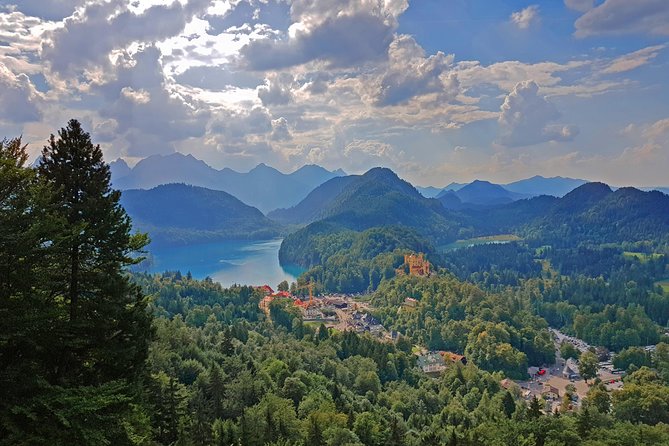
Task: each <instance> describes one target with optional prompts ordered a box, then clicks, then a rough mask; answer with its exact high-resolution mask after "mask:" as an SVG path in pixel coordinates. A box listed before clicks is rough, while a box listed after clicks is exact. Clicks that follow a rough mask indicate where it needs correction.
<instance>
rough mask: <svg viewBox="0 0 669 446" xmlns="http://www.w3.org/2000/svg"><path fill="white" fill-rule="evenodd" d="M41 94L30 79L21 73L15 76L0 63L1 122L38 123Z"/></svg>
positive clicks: (40, 115)
mask: <svg viewBox="0 0 669 446" xmlns="http://www.w3.org/2000/svg"><path fill="white" fill-rule="evenodd" d="M39 102H40V98H39V94H38V93H37V91H36V90H35V87H34V86H33V84H32V83H31V82H30V78H29V77H28V76H27V75H25V74H23V73H21V74H18V75H16V74H14V73H13V72H11V71H10V70H9V68H7V66H6V65H5V64H3V63H2V62H0V120H2V121H7V122H11V123H26V122H32V121H38V120H40V119H41V117H42V114H41V112H40V110H39Z"/></svg>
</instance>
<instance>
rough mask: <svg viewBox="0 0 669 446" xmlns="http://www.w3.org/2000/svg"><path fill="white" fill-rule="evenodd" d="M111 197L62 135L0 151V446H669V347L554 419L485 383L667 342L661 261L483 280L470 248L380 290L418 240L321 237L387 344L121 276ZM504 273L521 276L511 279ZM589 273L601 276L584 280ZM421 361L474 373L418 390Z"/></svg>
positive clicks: (523, 270) (549, 260)
mask: <svg viewBox="0 0 669 446" xmlns="http://www.w3.org/2000/svg"><path fill="white" fill-rule="evenodd" d="M109 181H110V174H109V167H108V166H107V165H106V164H105V163H104V161H103V159H102V152H101V150H100V148H99V146H95V145H93V143H92V141H91V139H90V136H89V135H88V134H87V133H86V132H85V131H84V130H83V129H82V127H81V125H80V123H79V122H77V121H75V120H72V121H70V122H69V123H68V124H67V126H66V127H65V128H63V129H61V130H60V131H59V132H58V135H57V136H53V137H52V138H51V139H50V140H49V142H48V144H47V146H45V147H44V149H43V151H42V159H41V162H40V163H39V165H38V167H36V168H33V167H29V166H28V165H27V154H26V148H25V146H23V145H22V143H21V140H20V139H14V140H8V141H7V140H6V141H2V142H1V143H0V316H1V317H2V324H0V392H1V394H0V445H44V444H50V445H71V444H77V445H147V446H160V445H165V446H167V445H240V446H247V445H250V446H254V445H275V446H279V445H281V446H300V445H305V446H306V445H309V446H312V445H314V446H345V445H348V446H352V445H364V446H381V445H396V446H400V445H406V446H414V445H415V446H418V445H442V444H447V445H514V446H515V445H536V446H544V445H553V446H556V445H565V446H567V445H569V446H571V445H574V446H575V445H590V446H600V445H612V446H613V445H615V446H627V445H629V446H632V445H640V444H641V445H658V444H669V386H668V385H669V345H668V344H666V343H663V342H660V343H659V344H658V345H657V348H656V349H655V351H654V352H653V353H649V352H646V351H645V350H643V349H639V348H634V347H629V348H625V349H623V350H622V351H621V352H620V353H619V355H618V356H616V357H615V359H614V360H615V361H616V364H617V365H618V366H619V367H621V368H623V367H624V368H626V369H627V371H628V374H627V375H626V376H625V377H624V383H625V384H624V387H623V388H622V389H621V390H617V391H613V392H609V391H607V390H606V389H605V387H604V385H603V384H602V383H601V382H599V381H597V380H594V381H593V382H592V385H591V387H590V388H589V391H588V393H587V396H586V397H585V399H584V401H583V402H582V405H581V408H580V409H579V410H569V409H568V407H567V406H565V409H564V410H563V411H562V412H560V413H551V412H550V411H547V410H545V407H544V403H543V402H542V401H540V400H537V399H533V400H531V401H530V402H529V403H527V402H526V401H525V400H524V399H523V398H522V397H521V395H520V389H519V388H518V387H510V388H509V389H508V390H507V389H506V388H504V387H503V386H502V385H501V384H500V382H501V381H502V379H503V378H504V377H505V376H510V377H522V370H523V368H524V367H525V365H526V364H527V365H529V364H530V363H532V364H534V363H536V362H550V361H551V360H552V359H553V355H554V350H553V344H552V340H551V338H550V336H549V334H548V331H547V327H548V322H550V323H551V324H555V325H558V326H562V327H564V328H566V329H570V330H573V331H574V332H576V333H578V334H579V335H582V336H584V337H587V336H595V335H598V336H603V334H604V333H609V334H610V336H611V337H610V339H609V340H607V341H606V342H610V343H611V347H614V348H617V347H627V346H628V345H632V344H630V343H629V342H619V341H616V340H615V339H618V338H616V336H618V337H619V338H620V337H622V338H621V339H627V338H628V337H629V336H632V332H631V331H630V330H636V331H635V333H636V335H638V336H639V339H638V341H639V343H647V342H648V343H655V342H658V341H663V340H664V339H663V338H661V337H660V332H659V331H658V330H657V326H656V325H653V324H652V323H649V320H650V319H648V318H649V317H652V318H653V321H654V322H655V323H663V321H665V322H664V323H666V317H665V316H663V315H666V313H665V312H666V310H665V309H664V307H663V306H662V305H664V300H663V299H664V298H665V297H664V296H663V295H662V294H661V292H662V291H661V290H660V289H658V288H656V287H654V285H653V284H652V280H653V279H654V277H656V276H659V275H660V274H661V273H662V272H663V271H664V268H665V267H666V258H665V257H664V256H635V255H632V256H630V255H629V254H627V255H626V254H625V253H624V252H620V254H619V256H620V258H618V257H616V258H615V259H612V260H604V259H602V260H601V261H600V262H592V261H589V262H587V263H588V264H587V265H586V266H583V267H581V266H579V265H578V264H576V265H571V266H563V265H567V264H568V262H567V261H566V260H565V261H558V259H560V258H561V257H560V256H562V255H566V254H564V253H560V252H551V250H550V249H537V248H534V247H530V246H529V245H526V244H522V243H520V244H516V245H511V246H509V247H506V246H504V247H501V246H497V247H494V248H489V249H498V250H499V251H497V256H498V258H499V259H504V261H502V260H499V261H490V262H487V263H486V262H482V266H481V267H480V268H478V269H477V262H476V261H475V260H470V261H465V260H466V259H465V258H466V256H469V255H472V256H476V255H481V253H480V252H479V251H477V250H471V251H470V250H467V249H465V250H458V251H457V252H456V253H453V254H451V255H450V256H447V257H445V258H444V259H440V258H437V257H434V258H433V259H434V260H435V261H437V262H442V263H443V264H447V262H451V264H453V265H455V264H459V265H460V269H459V270H456V268H453V270H454V272H453V273H446V272H444V271H441V272H439V273H438V274H437V275H435V276H434V277H430V278H416V277H401V278H392V277H391V274H390V275H384V271H385V272H387V270H388V269H389V268H394V267H395V266H396V263H397V262H396V260H397V259H396V257H397V258H399V256H400V254H401V253H402V252H403V251H404V250H408V249H411V250H421V251H424V252H428V253H432V252H433V250H432V248H431V247H430V245H429V244H426V242H425V241H424V239H423V238H422V237H421V236H419V235H416V233H415V232H412V231H407V230H405V229H403V228H392V229H388V228H383V229H379V228H372V229H368V230H365V231H362V232H356V231H352V230H350V229H347V230H338V231H337V232H333V233H331V232H329V230H328V231H325V232H323V233H322V234H321V236H322V237H324V238H323V239H322V240H321V241H320V242H319V243H320V244H321V245H319V247H318V252H319V256H320V257H319V258H317V259H313V260H310V261H313V265H317V266H316V268H318V265H320V266H321V267H322V265H329V267H331V268H332V269H331V270H329V271H332V272H328V273H327V275H326V273H325V271H321V272H320V274H321V276H320V279H321V280H322V281H325V280H327V279H328V278H330V279H329V280H332V285H328V286H333V287H334V286H343V285H342V284H343V283H347V282H345V280H346V279H342V278H340V277H339V273H340V272H341V271H344V270H346V268H349V269H350V270H351V271H353V270H354V269H355V268H359V265H357V266H351V265H349V264H347V263H343V264H342V266H340V265H339V264H337V263H336V262H338V261H340V260H337V258H338V257H337V256H338V255H339V256H343V255H348V256H351V257H352V258H354V259H360V261H367V262H370V263H369V264H368V268H369V271H368V275H367V277H364V278H363V279H364V281H365V282H366V286H372V287H377V286H378V290H377V291H376V292H375V293H374V294H373V296H372V303H373V305H374V306H375V314H376V315H377V316H378V317H379V318H381V319H382V320H383V322H384V323H385V324H387V325H388V326H389V327H391V328H394V329H397V330H398V331H400V333H401V334H400V336H399V337H398V339H397V340H396V341H394V342H386V341H381V340H379V339H377V338H373V337H372V336H370V335H368V334H365V335H358V334H356V333H354V332H352V331H346V332H340V331H337V330H332V329H327V328H326V327H325V326H324V325H322V324H320V325H319V324H316V325H313V324H308V323H305V322H303V321H302V319H301V318H300V317H299V313H298V312H296V310H295V307H294V306H293V305H291V304H290V301H288V300H281V299H277V300H276V301H275V302H273V303H272V305H270V309H269V316H270V317H269V318H268V317H267V315H266V314H265V313H264V312H262V311H261V310H260V308H259V306H258V304H259V302H260V300H261V298H262V296H263V295H262V292H261V291H260V290H258V289H255V288H252V287H247V286H237V287H232V288H228V289H224V288H222V287H221V286H220V285H219V284H217V283H214V282H213V281H212V280H210V279H206V280H195V279H193V278H192V277H191V275H190V274H188V273H184V274H182V273H179V272H172V273H164V274H162V275H146V274H138V275H131V274H130V273H128V268H129V267H130V266H131V265H133V264H134V263H137V262H138V261H140V260H141V257H138V256H139V255H141V253H142V250H143V249H144V247H145V246H146V244H147V242H148V238H147V237H146V236H145V235H142V234H137V233H135V232H134V231H133V228H132V224H131V221H130V218H129V217H128V215H127V214H126V211H125V210H124V208H123V207H122V206H121V204H120V193H119V192H117V191H114V190H113V189H111V188H110V184H109ZM326 229H328V228H326ZM313 240H318V238H316V239H313V238H309V239H308V240H307V241H306V242H307V243H311V242H312V241H313ZM479 249H484V248H479ZM524 250H527V251H526V252H525V251H524ZM616 252H617V251H616ZM530 254H532V255H530ZM567 254H568V253H567ZM600 254H601V255H602V256H609V257H610V256H611V252H609V251H602V252H601V253H600ZM434 255H435V256H436V253H435V254H434ZM587 255H590V254H587ZM384 256H385V257H384ZM458 256H461V258H462V260H463V261H462V262H459V261H458ZM507 257H513V258H515V259H517V262H518V263H519V264H525V266H524V267H518V268H517V269H516V270H517V271H518V273H517V276H516V277H515V278H513V277H511V272H512V271H514V266H513V263H512V262H510V261H509V259H508V258H507ZM568 257H569V256H568V255H567V258H568ZM383 259H385V260H383ZM492 259H494V257H493V258H492ZM383 262H386V263H383ZM534 263H537V264H539V265H540V268H537V267H536V266H533V265H534ZM561 265H562V266H561ZM585 267H587V268H595V269H596V270H597V271H600V274H599V276H598V277H590V276H586V275H579V274H580V273H581V272H582V271H583V268H585ZM384 268H385V269H384ZM556 268H563V269H565V272H567V270H569V271H570V272H569V273H568V274H560V271H559V270H557V269H556ZM569 268H571V269H569ZM373 271H377V272H378V274H379V275H378V276H375V275H374V273H373ZM310 274H318V271H311V272H310ZM456 274H457V275H456ZM589 274H594V273H589ZM490 276H492V277H500V279H499V280H498V279H495V280H487V279H486V278H487V277H490ZM375 277H376V278H377V279H378V282H377V281H376V280H375V279H374V278H375ZM618 277H619V280H620V282H617V281H616V280H618V279H616V278H618ZM381 278H384V279H385V280H381ZM467 281H470V282H474V283H468V282H467ZM326 283H327V282H326ZM408 297H411V298H413V299H416V303H415V305H412V306H410V308H409V306H405V305H403V304H404V302H405V299H406V298H408ZM553 297H554V299H553ZM602 299H604V300H602ZM606 299H608V300H606ZM644 299H645V300H644ZM553 306H554V308H553ZM588 311H589V312H590V313H588ZM600 315H601V316H600ZM649 315H650V316H649ZM663 318H664V319H663ZM588 333H590V334H588ZM607 339H608V338H607ZM616 342H617V344H615V345H614V343H616ZM416 345H418V346H422V347H428V348H435V349H440V348H443V349H446V348H448V349H451V350H453V351H456V352H463V353H465V354H466V355H467V356H468V357H469V358H470V361H469V363H468V364H467V365H466V366H465V365H462V364H452V365H450V366H449V367H448V368H447V369H446V371H445V372H444V373H443V374H442V375H441V376H439V377H438V378H432V377H428V376H427V375H425V374H423V373H422V372H421V370H420V369H419V368H417V367H416V363H415V362H416V360H415V355H414V354H413V350H414V348H415V346H416Z"/></svg>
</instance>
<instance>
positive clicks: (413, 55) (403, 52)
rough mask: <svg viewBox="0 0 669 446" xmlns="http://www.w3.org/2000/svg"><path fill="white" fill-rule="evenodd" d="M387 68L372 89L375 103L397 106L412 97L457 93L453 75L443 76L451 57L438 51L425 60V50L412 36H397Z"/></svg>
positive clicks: (449, 66)
mask: <svg viewBox="0 0 669 446" xmlns="http://www.w3.org/2000/svg"><path fill="white" fill-rule="evenodd" d="M388 55H389V68H388V70H387V71H386V72H385V73H384V74H383V75H382V76H381V77H380V78H379V79H378V81H377V84H376V86H375V89H376V91H375V93H374V96H375V103H376V105H380V106H387V105H398V104H402V103H404V102H407V101H408V100H410V99H412V98H413V97H415V96H420V95H425V94H428V93H444V94H445V95H446V96H447V97H448V98H452V97H455V96H456V95H457V94H458V93H459V90H460V88H459V83H458V80H457V76H456V75H455V73H450V75H445V76H442V75H443V74H444V73H445V72H446V71H447V70H448V69H449V68H451V67H452V65H453V55H449V56H447V55H445V54H444V53H442V52H441V51H439V52H437V53H436V54H435V55H432V56H430V57H427V58H426V57H425V51H424V50H423V48H421V46H420V45H418V43H416V41H415V40H414V39H413V37H410V36H407V35H401V36H398V37H397V38H396V39H395V40H394V41H393V43H392V44H391V45H390V48H389V50H388Z"/></svg>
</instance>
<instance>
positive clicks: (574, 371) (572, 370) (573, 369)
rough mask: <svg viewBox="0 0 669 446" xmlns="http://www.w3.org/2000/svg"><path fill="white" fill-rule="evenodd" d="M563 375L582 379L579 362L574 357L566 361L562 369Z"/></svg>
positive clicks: (567, 377)
mask: <svg viewBox="0 0 669 446" xmlns="http://www.w3.org/2000/svg"><path fill="white" fill-rule="evenodd" d="M562 377H563V378H565V379H581V375H580V374H579V372H578V364H576V361H574V360H573V359H572V358H569V359H568V360H567V361H566V362H565V366H564V369H562Z"/></svg>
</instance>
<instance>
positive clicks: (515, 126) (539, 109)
mask: <svg viewBox="0 0 669 446" xmlns="http://www.w3.org/2000/svg"><path fill="white" fill-rule="evenodd" d="M500 112H501V113H500V116H499V119H498V123H499V129H500V134H499V139H498V142H499V143H501V144H503V145H505V146H507V147H519V146H528V145H533V144H539V143H542V142H547V141H570V140H572V139H573V138H574V137H575V136H576V135H577V134H578V128H576V127H575V126H568V125H554V124H549V123H550V122H551V121H554V120H556V119H557V118H559V117H560V114H559V113H558V111H557V109H556V108H555V106H554V105H553V104H552V103H551V102H549V101H548V100H547V99H546V98H545V97H543V96H540V95H539V87H538V86H537V84H536V83H535V82H534V81H531V80H530V81H523V82H519V83H518V84H516V86H515V87H514V89H513V90H512V91H511V93H509V94H508V95H507V96H506V98H505V99H504V103H503V104H502V106H501V108H500Z"/></svg>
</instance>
